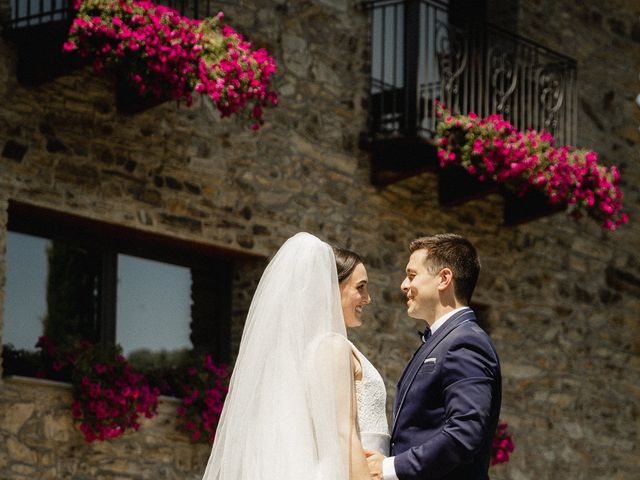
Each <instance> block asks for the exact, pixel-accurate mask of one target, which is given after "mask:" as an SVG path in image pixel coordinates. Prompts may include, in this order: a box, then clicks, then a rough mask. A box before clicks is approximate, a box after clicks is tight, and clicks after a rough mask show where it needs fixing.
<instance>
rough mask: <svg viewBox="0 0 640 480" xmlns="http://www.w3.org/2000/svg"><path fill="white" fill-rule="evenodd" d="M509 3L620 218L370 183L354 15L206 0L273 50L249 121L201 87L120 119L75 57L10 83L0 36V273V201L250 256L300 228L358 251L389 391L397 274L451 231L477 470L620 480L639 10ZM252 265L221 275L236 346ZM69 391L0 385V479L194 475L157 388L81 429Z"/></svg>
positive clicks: (631, 283) (405, 324) (326, 1)
mask: <svg viewBox="0 0 640 480" xmlns="http://www.w3.org/2000/svg"><path fill="white" fill-rule="evenodd" d="M513 3H514V7H515V6H517V9H516V10H515V12H516V13H514V11H511V12H510V13H509V15H497V16H496V20H500V18H502V19H508V20H503V21H504V22H505V25H504V26H505V27H508V28H510V29H515V30H517V33H518V34H520V35H523V36H526V37H529V38H531V39H533V40H534V41H536V42H538V43H540V44H542V45H545V46H547V47H550V48H552V49H555V50H557V51H560V52H562V53H564V54H566V55H568V56H571V57H573V58H576V59H577V61H578V79H579V93H578V98H579V111H578V123H579V129H578V143H579V145H580V146H584V147H588V148H592V149H594V150H596V151H597V152H598V153H599V154H600V157H601V159H602V161H603V162H604V163H616V164H618V165H619V166H621V168H622V175H623V185H622V186H623V189H624V192H625V196H626V197H625V198H626V201H625V204H626V206H627V209H628V211H629V214H630V216H631V223H630V225H628V226H626V227H623V228H622V229H621V230H620V231H619V232H616V233H614V234H608V233H604V232H602V231H601V230H600V229H599V227H597V226H596V225H591V224H588V223H584V222H583V223H575V222H573V221H570V220H568V219H567V218H566V217H565V216H564V215H563V214H556V215H554V216H552V217H548V218H545V219H542V220H538V221H535V222H531V223H528V224H525V225H522V226H517V227H505V226H504V225H503V224H502V222H501V213H502V199H501V197H498V196H497V195H491V196H488V197H485V198H483V199H479V200H474V201H471V202H469V203H467V204H465V205H463V206H459V207H450V208H443V207H441V206H439V205H438V194H437V190H438V189H437V182H438V179H437V176H436V175H435V174H423V175H420V176H417V177H414V178H411V179H408V180H404V181H402V182H399V183H396V184H394V185H391V186H389V187H385V188H374V187H373V186H372V185H371V184H370V182H369V173H370V172H369V157H368V154H367V153H366V152H365V151H363V150H361V149H359V147H358V141H359V137H360V134H361V133H362V132H365V131H366V110H365V105H366V99H367V92H368V72H369V70H368V69H369V64H368V57H367V55H368V20H367V14H366V12H365V11H363V10H362V9H361V8H360V7H359V4H358V2H356V1H353V0H242V1H240V2H237V3H234V4H233V3H230V4H229V5H227V4H225V5H223V6H224V8H225V13H226V16H227V18H228V20H229V21H230V23H232V24H233V25H234V26H236V27H237V28H238V29H239V30H240V31H242V32H246V33H247V34H249V35H250V37H251V40H253V41H254V42H255V43H256V44H257V45H260V46H265V47H266V48H267V49H268V50H269V51H270V53H272V54H273V55H274V56H275V58H276V60H277V61H278V65H279V70H278V75H277V79H276V82H275V83H276V85H275V86H276V89H277V90H278V91H279V93H280V105H279V106H278V107H277V108H275V109H273V110H268V111H267V112H266V115H265V118H266V122H267V123H266V125H265V127H264V128H263V129H262V130H261V131H260V132H259V133H258V134H253V133H251V132H250V131H249V130H248V129H246V128H245V126H244V125H242V124H241V123H240V122H239V121H238V120H235V119H225V120H220V119H218V117H217V114H216V113H215V112H214V111H213V109H212V107H211V106H210V105H209V103H208V102H206V101H202V100H200V99H198V100H196V102H195V104H194V106H193V107H192V108H190V109H187V108H186V107H184V106H176V105H174V104H171V103H166V104H162V105H160V106H158V107H155V108H153V109H151V110H147V111H144V112H142V113H140V114H137V115H133V116H131V115H123V114H120V113H118V112H117V110H116V108H115V100H114V98H115V93H114V92H115V89H114V83H113V79H111V78H109V77H108V76H95V75H94V74H93V73H92V72H91V71H90V69H88V68H87V69H83V70H79V71H76V72H75V73H73V74H72V75H69V76H64V77H60V78H57V79H56V80H54V81H52V82H50V83H47V84H45V85H42V86H40V87H37V88H26V87H23V86H21V85H19V84H18V83H17V81H16V76H15V61H16V52H15V48H14V47H13V45H12V44H11V43H10V42H8V41H5V40H2V41H0V105H2V108H1V109H0V152H1V155H0V285H3V283H4V282H3V279H4V256H3V255H4V253H3V252H4V244H5V232H6V228H5V226H6V222H7V214H6V211H7V204H8V201H19V202H22V203H27V204H31V205H35V206H43V207H47V208H52V209H55V210H59V211H62V212H67V213H71V214H73V215H78V216H82V217H87V218H90V219H95V220H100V221H104V222H109V223H113V224H116V225H121V226H125V227H130V228H134V229H139V230H143V231H145V232H150V233H157V234H164V235H171V236H175V237H176V238H181V239H186V240H192V241H196V242H199V243H205V244H208V245H211V246H214V247H220V248H224V249H231V250H236V251H238V252H250V253H251V254H252V255H257V256H258V257H262V258H266V257H268V256H269V255H271V254H272V253H273V252H274V251H275V250H276V249H277V248H278V246H279V245H280V244H281V243H282V242H283V241H284V240H285V239H286V238H288V237H289V236H290V235H292V234H294V233H295V232H297V231H300V230H306V231H309V232H311V233H314V234H317V235H318V236H320V237H322V238H324V239H326V240H327V241H329V242H335V243H337V244H341V245H343V246H346V247H349V248H353V249H355V250H356V251H359V252H360V253H362V254H363V256H364V258H365V259H366V264H367V269H368V271H369V276H370V283H371V291H372V297H373V305H371V306H370V307H368V308H367V310H366V321H365V325H364V326H363V327H361V328H360V329H359V330H358V331H355V332H352V337H353V338H352V339H353V341H354V342H355V343H356V344H357V345H358V346H359V347H360V348H361V350H362V351H363V353H365V354H366V355H367V356H369V358H370V359H371V361H372V362H373V363H374V364H375V365H377V366H378V367H379V368H380V371H381V373H382V375H383V377H384V378H385V381H386V382H387V386H388V390H389V397H390V398H389V402H390V403H391V401H392V400H393V396H394V393H395V391H394V387H395V381H396V379H397V378H398V376H399V374H400V372H401V370H402V368H403V366H404V363H405V362H406V361H407V359H408V358H409V357H410V356H411V354H412V352H413V350H414V348H415V346H416V336H415V333H414V332H415V330H416V328H417V327H418V325H416V323H415V322H414V321H412V320H408V319H407V317H406V315H405V314H404V309H403V301H402V298H403V297H402V295H401V293H400V290H399V288H398V286H399V284H400V282H401V280H402V278H403V273H402V272H403V268H404V265H405V262H406V259H407V252H406V245H407V244H408V242H409V241H410V240H411V239H412V238H414V237H416V236H419V235H422V234H428V233H434V232H439V231H455V232H458V233H460V234H462V235H465V236H467V237H468V238H470V239H471V240H472V241H473V242H474V243H475V244H476V246H477V247H478V250H479V251H480V254H481V258H482V262H483V272H482V274H481V277H480V281H479V285H478V288H477V290H476V294H475V301H476V302H478V303H479V304H481V305H482V306H483V312H484V324H485V325H486V326H487V329H488V330H489V331H490V333H491V335H492V337H493V339H494V341H495V343H496V346H497V348H498V351H499V353H500V356H501V360H502V365H503V377H504V396H503V412H502V418H503V419H504V420H506V421H508V422H509V424H510V425H511V427H512V430H513V434H514V440H515V442H516V445H517V450H516V452H515V454H514V456H513V459H512V461H511V462H510V463H508V464H506V465H500V466H497V467H495V468H494V469H493V470H492V476H495V478H499V479H501V478H504V479H506V478H513V479H517V480H521V479H522V480H524V479H536V480H537V479H555V478H562V477H564V478H599V479H631V478H636V477H637V471H638V470H639V469H640V454H639V446H638V410H639V409H640V388H639V387H638V385H640V340H639V339H640V331H639V330H640V327H639V324H638V312H639V311H640V256H639V255H638V246H639V245H640V227H638V223H637V221H636V219H637V218H640V198H639V193H640V192H639V187H638V185H640V167H639V166H638V165H639V163H638V160H639V158H638V146H639V145H640V132H639V131H638V125H639V124H640V110H639V109H638V108H637V106H636V105H635V103H634V101H633V100H634V98H635V96H636V94H637V92H638V90H639V82H638V73H639V72H638V64H639V63H640V38H638V37H639V35H638V31H639V30H640V19H639V15H640V9H639V8H638V6H637V5H636V2H634V1H632V0H616V1H615V2H607V3H606V4H605V3H602V2H596V1H595V0H587V1H584V2H579V3H575V2H570V1H568V0H562V1H558V2H553V1H551V0H520V1H519V2H513ZM0 6H1V7H0V11H3V12H6V11H7V7H8V1H7V0H0ZM493 10H495V11H496V12H503V6H501V7H500V8H495V9H493ZM490 11H491V9H490ZM514 18H515V19H517V20H516V21H514ZM263 265H264V261H258V260H256V261H254V262H249V261H248V262H246V264H243V265H242V266H241V267H240V268H239V269H238V270H237V271H236V279H235V284H236V287H235V289H234V307H233V310H234V318H236V319H237V320H236V321H235V322H234V326H233V328H232V331H233V338H234V345H235V348H237V343H238V339H239V335H240V333H241V328H242V320H241V318H242V315H243V312H245V311H246V306H247V305H248V302H249V301H250V298H251V294H252V291H253V288H255V285H256V281H257V278H258V276H259V271H260V269H261V268H262V266H263ZM3 295H4V293H3V289H2V288H0V305H1V304H2V300H3ZM1 315H2V308H0V335H1V332H2V316H1ZM69 398H70V392H69V390H68V389H67V388H66V387H64V386H60V385H49V384H43V383H41V384H39V383H37V382H35V383H34V382H33V381H32V382H27V383H25V382H21V381H19V380H15V379H14V380H3V381H2V383H0V404H1V406H2V407H1V410H0V412H2V413H0V439H1V442H0V443H1V444H2V445H3V447H0V478H16V479H19V478H25V479H26V478H29V479H31V478H69V479H84V478H104V479H116V478H117V479H125V478H128V479H143V478H153V479H157V478H181V479H184V478H193V479H197V478H200V475H201V474H202V472H203V470H204V464H205V461H206V458H207V452H208V447H205V446H194V445H192V444H190V443H189V441H188V439H187V437H186V436H183V435H182V434H180V433H178V432H176V431H175V429H173V424H174V423H175V417H174V416H173V414H172V413H171V408H170V405H171V401H170V400H166V401H163V402H162V405H161V415H160V416H159V417H157V418H155V419H153V420H152V421H150V422H148V423H147V424H145V426H144V428H143V430H142V432H139V433H137V434H131V435H126V436H125V437H123V438H121V439H117V440H115V441H112V442H108V443H103V444H93V445H86V444H84V443H83V440H82V438H81V435H80V434H79V433H78V432H77V431H75V430H74V428H73V426H72V423H71V420H70V416H69V415H66V414H65V413H64V411H65V405H68V403H69Z"/></svg>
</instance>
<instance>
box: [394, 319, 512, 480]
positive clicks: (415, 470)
mask: <svg viewBox="0 0 640 480" xmlns="http://www.w3.org/2000/svg"><path fill="white" fill-rule="evenodd" d="M475 320H476V317H475V314H474V313H473V311H472V310H471V309H464V310H461V311H460V312H457V313H455V314H454V315H453V316H452V317H451V318H449V319H448V320H447V321H446V322H445V323H444V324H443V325H442V326H441V327H440V328H439V329H438V330H436V332H435V333H434V334H433V335H432V336H431V337H430V338H429V339H427V341H426V342H425V343H424V344H423V345H422V346H421V347H420V348H419V349H418V351H417V352H416V353H415V355H414V356H413V358H412V359H411V361H410V362H409V364H408V365H407V367H406V368H405V371H404V372H403V374H402V376H401V377H400V381H399V382H398V392H397V396H396V402H395V405H394V422H393V430H392V434H391V455H392V456H395V459H394V466H395V469H396V475H397V476H398V478H399V479H400V480H412V479H420V480H428V479H436V478H437V479H446V480H467V479H468V480H481V479H487V478H489V477H488V473H487V472H488V469H489V457H490V454H491V443H492V440H493V436H494V434H495V431H496V426H497V423H498V416H499V414H500V401H501V395H502V380H501V375H500V363H499V360H498V355H497V353H496V350H495V347H494V346H493V344H492V343H491V340H490V339H489V336H488V335H487V334H486V333H485V332H484V330H482V329H481V328H480V327H479V326H478V324H477V323H476V321H475Z"/></svg>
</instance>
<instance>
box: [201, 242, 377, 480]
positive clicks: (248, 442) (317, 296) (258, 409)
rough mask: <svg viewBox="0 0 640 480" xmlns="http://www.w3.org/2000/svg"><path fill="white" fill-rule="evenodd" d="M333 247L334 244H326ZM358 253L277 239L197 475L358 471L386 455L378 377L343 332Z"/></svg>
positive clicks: (327, 475) (359, 303) (349, 476)
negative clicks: (371, 456)
mask: <svg viewBox="0 0 640 480" xmlns="http://www.w3.org/2000/svg"><path fill="white" fill-rule="evenodd" d="M334 251H335V253H334ZM370 301H371V300H370V297H369V293H368V286H367V273H366V269H365V268H364V265H363V263H362V259H361V258H360V257H359V256H358V255H356V254H354V253H352V252H349V251H347V250H342V249H338V248H336V249H332V248H331V247H330V246H329V245H328V244H326V243H324V242H322V241H320V240H319V239H317V238H316V237H314V236H313V235H310V234H308V233H299V234H297V235H295V236H293V237H292V238H290V239H289V240H287V241H286V242H285V243H284V244H283V245H282V247H281V248H280V250H279V251H278V252H277V253H276V255H275V256H274V257H273V259H272V260H271V262H270V263H269V265H268V266H267V268H266V269H265V271H264V273H263V275H262V278H261V280H260V283H259V285H258V288H257V290H256V293H255V295H254V297H253V301H252V302H251V306H250V308H249V313H248V315H247V320H246V323H245V327H244V332H243V334H242V341H241V343H240V351H239V353H238V358H237V360H236V364H235V368H234V371H233V375H232V377H231V383H230V386H229V393H228V396H227V399H226V402H225V405H224V409H223V411H222V415H221V419H220V423H219V425H218V430H217V432H216V437H215V441H214V443H213V449H212V451H211V456H210V457H209V462H208V464H207V468H206V471H205V473H204V477H203V480H306V479H309V480H365V479H369V478H370V474H369V471H368V468H367V464H366V460H365V455H364V449H367V450H374V451H379V452H381V453H383V454H388V442H389V435H388V428H387V420H386V414H385V402H386V393H385V389H384V383H383V382H382V378H381V377H380V375H379V374H378V372H377V371H376V370H375V368H374V367H373V366H372V365H371V364H370V363H369V361H368V360H367V359H366V358H365V357H364V355H362V354H361V353H360V352H359V351H358V350H357V349H356V348H355V347H354V346H353V344H351V343H350V342H349V341H348V340H347V338H346V327H356V326H359V325H360V324H361V315H362V307H363V306H364V305H366V304H368V303H370Z"/></svg>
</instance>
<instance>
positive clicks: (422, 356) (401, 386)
mask: <svg viewBox="0 0 640 480" xmlns="http://www.w3.org/2000/svg"><path fill="white" fill-rule="evenodd" d="M475 318H476V316H475V314H474V313H473V310H471V309H465V310H462V311H460V312H459V313H456V314H455V315H453V316H452V317H451V318H450V319H448V320H447V321H446V322H445V323H444V325H442V326H441V327H440V328H439V329H438V330H436V333H434V334H433V335H432V336H431V337H430V338H429V339H428V340H427V342H426V343H425V344H424V345H423V348H420V349H418V351H417V352H416V354H415V355H414V357H413V359H412V360H411V361H410V362H409V365H407V367H406V368H405V370H404V372H403V373H402V376H401V377H400V381H399V382H398V397H399V401H398V400H397V399H396V405H397V408H396V409H395V415H394V418H393V430H394V431H395V428H396V419H397V418H398V415H399V414H400V410H402V406H403V404H404V400H405V398H406V396H407V393H408V392H409V389H410V388H411V384H412V383H413V380H414V379H415V378H416V375H417V374H418V371H419V370H420V366H421V364H422V363H423V362H424V361H425V360H426V359H427V358H428V357H429V355H430V354H431V352H433V350H434V349H435V348H436V347H437V346H438V344H439V343H440V342H441V341H442V340H443V339H445V338H446V337H447V335H449V334H450V333H451V332H452V331H453V330H455V329H456V328H458V327H459V326H460V325H462V324H463V323H466V322H468V321H475ZM415 362H417V368H414V369H413V372H412V373H411V375H409V372H410V371H411V368H410V366H411V365H416V363H415ZM392 435H393V432H392Z"/></svg>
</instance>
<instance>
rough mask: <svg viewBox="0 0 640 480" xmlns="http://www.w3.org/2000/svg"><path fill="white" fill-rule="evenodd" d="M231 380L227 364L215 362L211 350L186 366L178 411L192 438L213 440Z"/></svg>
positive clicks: (195, 439) (183, 425)
mask: <svg viewBox="0 0 640 480" xmlns="http://www.w3.org/2000/svg"><path fill="white" fill-rule="evenodd" d="M228 379H229V370H228V368H227V366H226V365H216V364H215V363H214V362H213V360H212V358H211V355H210V354H208V353H207V354H203V355H202V356H200V357H199V359H198V361H197V362H196V363H195V364H194V365H193V366H191V367H189V368H188V369H187V375H186V377H185V378H184V380H183V382H182V383H181V385H180V389H181V397H182V404H181V405H180V406H179V407H178V408H177V413H178V415H179V416H181V417H183V422H182V427H183V428H184V429H185V430H186V431H187V432H188V433H189V436H190V437H191V440H192V441H194V442H197V441H204V440H207V441H210V442H211V443H213V439H214V437H215V433H216V428H217V426H218V421H219V420H220V413H221V412H222V406H223V404H224V399H225V397H226V395H227V389H228Z"/></svg>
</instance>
